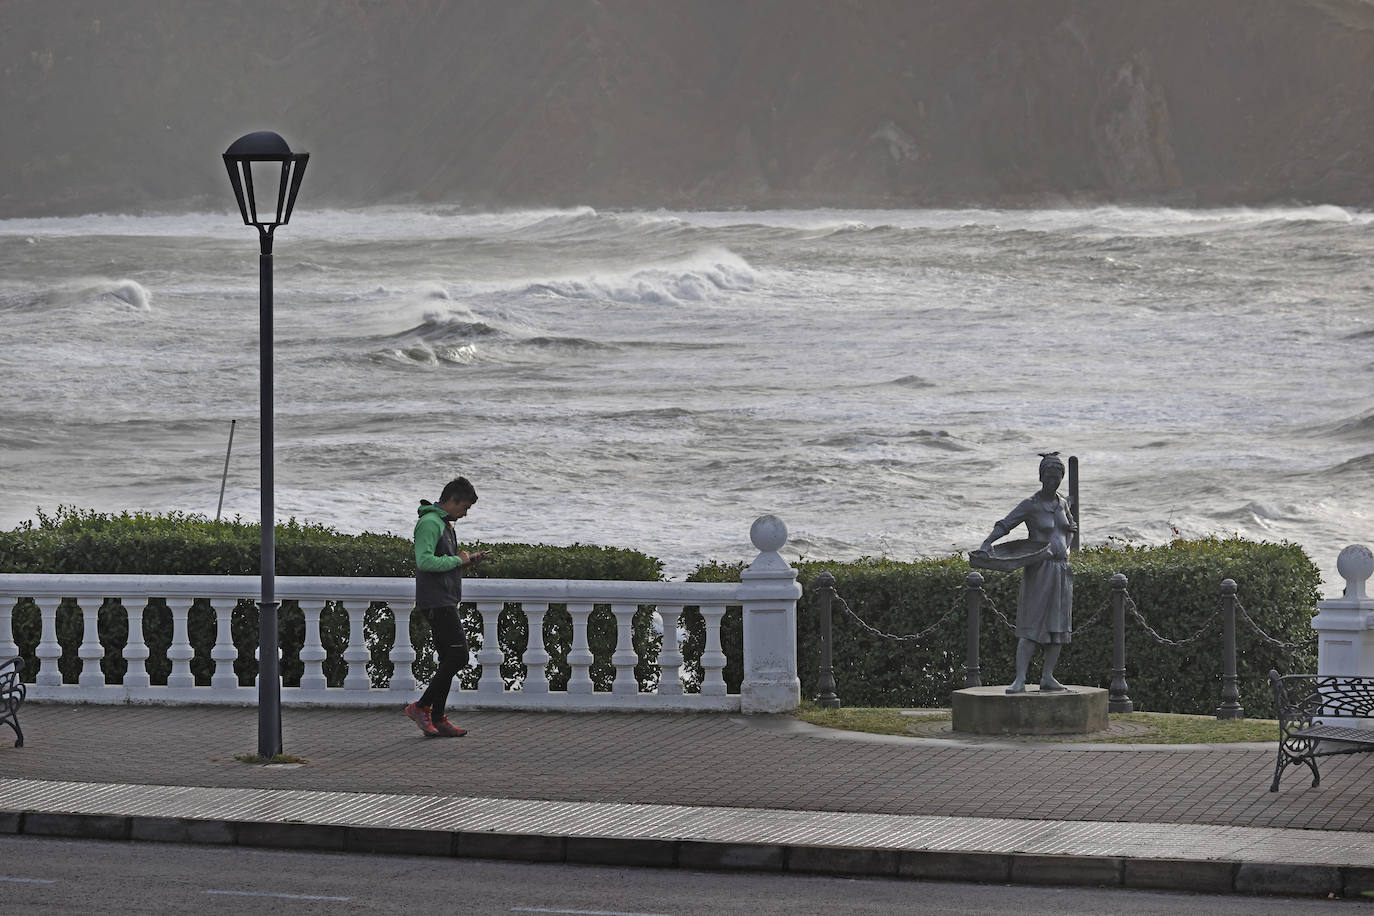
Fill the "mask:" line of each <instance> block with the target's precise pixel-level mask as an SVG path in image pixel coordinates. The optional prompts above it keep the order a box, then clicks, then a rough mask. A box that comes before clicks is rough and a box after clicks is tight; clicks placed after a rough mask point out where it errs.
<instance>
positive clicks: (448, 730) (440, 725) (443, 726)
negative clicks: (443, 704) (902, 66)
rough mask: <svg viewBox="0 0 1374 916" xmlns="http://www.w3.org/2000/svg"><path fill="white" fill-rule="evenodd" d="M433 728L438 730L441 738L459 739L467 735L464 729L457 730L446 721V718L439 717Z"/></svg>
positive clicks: (456, 727) (457, 728)
mask: <svg viewBox="0 0 1374 916" xmlns="http://www.w3.org/2000/svg"><path fill="white" fill-rule="evenodd" d="M434 727H435V728H437V729H438V730H439V737H441V738H461V737H463V736H464V735H466V734H467V733H468V730H467V729H466V728H459V727H458V726H456V725H454V724H453V723H452V722H450V721H449V720H448V716H440V717H439V721H438V722H435V723H434Z"/></svg>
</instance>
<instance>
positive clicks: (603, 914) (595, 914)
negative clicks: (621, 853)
mask: <svg viewBox="0 0 1374 916" xmlns="http://www.w3.org/2000/svg"><path fill="white" fill-rule="evenodd" d="M510 911H511V912H512V913H568V914H572V916H664V914H663V913H621V912H619V911H617V910H548V909H545V908H544V907H541V906H513V907H511V908H510Z"/></svg>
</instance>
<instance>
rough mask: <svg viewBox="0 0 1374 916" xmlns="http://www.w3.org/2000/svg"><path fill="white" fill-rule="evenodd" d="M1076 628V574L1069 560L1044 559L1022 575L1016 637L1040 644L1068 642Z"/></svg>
mask: <svg viewBox="0 0 1374 916" xmlns="http://www.w3.org/2000/svg"><path fill="white" fill-rule="evenodd" d="M1072 629H1073V571H1072V570H1071V569H1069V561H1068V560H1045V561H1044V562H1042V563H1036V564H1035V565H1034V566H1027V567H1026V568H1025V569H1024V570H1022V572H1021V592H1020V596H1019V598H1018V599H1017V604H1016V635H1017V636H1018V637H1020V638H1022V639H1031V640H1034V641H1035V642H1038V643H1052V642H1060V643H1063V642H1069V640H1070V638H1071V637H1070V635H1069V633H1070V631H1071V630H1072Z"/></svg>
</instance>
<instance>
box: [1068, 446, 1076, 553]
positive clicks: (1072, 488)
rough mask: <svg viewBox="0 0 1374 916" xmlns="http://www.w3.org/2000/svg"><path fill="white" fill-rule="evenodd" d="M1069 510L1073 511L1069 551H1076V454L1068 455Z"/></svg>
mask: <svg viewBox="0 0 1374 916" xmlns="http://www.w3.org/2000/svg"><path fill="white" fill-rule="evenodd" d="M1069 511H1070V512H1072V513H1073V537H1072V538H1071V539H1070V540H1069V551H1070V552H1071V553H1077V552H1078V456H1077V455H1070V456H1069Z"/></svg>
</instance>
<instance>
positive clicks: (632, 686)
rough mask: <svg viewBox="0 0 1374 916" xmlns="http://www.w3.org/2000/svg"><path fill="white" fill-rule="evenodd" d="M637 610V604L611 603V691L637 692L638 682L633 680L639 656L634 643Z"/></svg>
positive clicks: (618, 692)
mask: <svg viewBox="0 0 1374 916" xmlns="http://www.w3.org/2000/svg"><path fill="white" fill-rule="evenodd" d="M638 610H639V605H637V604H613V605H611V613H612V614H614V615H615V623H616V640H615V653H614V654H613V655H612V656H611V664H612V665H615V683H613V684H611V693H617V694H632V693H639V682H638V681H636V680H635V665H637V664H639V656H638V655H637V654H636V653H635V644H634V620H635V612H636V611H638Z"/></svg>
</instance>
